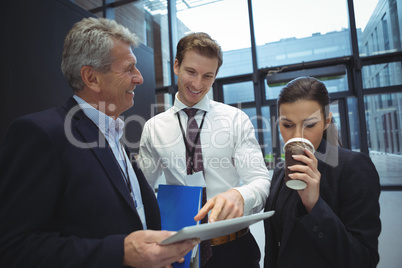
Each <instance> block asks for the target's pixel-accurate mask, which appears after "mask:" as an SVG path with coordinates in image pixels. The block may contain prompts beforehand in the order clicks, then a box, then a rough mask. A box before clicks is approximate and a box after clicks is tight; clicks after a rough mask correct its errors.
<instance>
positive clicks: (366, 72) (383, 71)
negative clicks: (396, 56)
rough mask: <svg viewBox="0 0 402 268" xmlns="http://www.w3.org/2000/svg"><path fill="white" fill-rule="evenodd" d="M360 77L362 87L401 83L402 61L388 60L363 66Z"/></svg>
mask: <svg viewBox="0 0 402 268" xmlns="http://www.w3.org/2000/svg"><path fill="white" fill-rule="evenodd" d="M362 77H363V88H376V87H386V86H396V85H402V63H401V62H390V63H383V64H375V65H370V66H364V67H363V68H362Z"/></svg>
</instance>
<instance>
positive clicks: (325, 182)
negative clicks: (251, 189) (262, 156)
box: [264, 141, 381, 268]
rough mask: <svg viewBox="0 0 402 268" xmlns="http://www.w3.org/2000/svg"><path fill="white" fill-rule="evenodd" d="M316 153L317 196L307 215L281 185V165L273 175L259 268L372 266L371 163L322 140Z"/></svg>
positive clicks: (374, 201)
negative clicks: (262, 261)
mask: <svg viewBox="0 0 402 268" xmlns="http://www.w3.org/2000/svg"><path fill="white" fill-rule="evenodd" d="M317 151H318V152H317V153H316V157H317V158H318V170H319V171H320V173H321V183H320V198H319V200H318V202H317V204H316V205H315V207H314V208H313V209H312V211H311V212H310V213H307V211H306V209H305V207H304V206H303V204H302V202H301V199H300V197H299V195H298V193H297V191H294V190H290V189H288V188H284V187H286V186H285V185H284V183H281V181H282V180H283V178H284V168H283V166H282V167H278V168H276V169H275V171H274V175H273V178H272V183H271V193H270V196H269V198H268V200H267V203H266V207H265V211H268V210H275V212H276V213H275V214H274V216H273V217H271V218H270V219H268V220H266V221H265V222H264V229H265V243H266V245H265V260H264V267H267V268H268V267H269V268H271V267H281V268H282V267H298V268H307V267H308V268H313V267H317V268H325V267H334V268H339V267H342V268H348V267H350V268H358V267H362V268H369V267H376V265H377V263H378V261H379V255H378V236H379V234H380V232H381V222H380V218H379V215H380V208H379V202H378V200H379V195H380V184H379V177H378V173H377V171H376V169H375V167H374V165H373V163H372V161H371V159H370V158H369V157H368V156H367V155H365V154H363V153H360V152H353V151H350V150H346V149H343V148H339V147H333V146H330V145H327V144H326V142H325V141H323V142H322V143H321V145H320V146H319V148H318V150H317ZM280 188H282V191H281V195H284V196H282V197H281V198H280V199H281V200H282V201H280V202H279V200H280V199H278V191H279V190H280ZM285 200H286V201H285ZM284 203H285V204H284ZM277 220H278V221H279V222H281V224H280V223H278V221H277ZM279 224H280V225H281V226H278V225H279ZM278 230H281V233H282V235H278V232H277V231H278ZM279 236H280V237H279Z"/></svg>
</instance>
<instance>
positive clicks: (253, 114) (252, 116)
mask: <svg viewBox="0 0 402 268" xmlns="http://www.w3.org/2000/svg"><path fill="white" fill-rule="evenodd" d="M241 110H242V111H243V112H245V113H246V115H248V117H249V118H250V121H251V123H252V124H253V127H254V131H255V138H256V139H257V140H258V128H257V111H256V109H255V108H242V109H241Z"/></svg>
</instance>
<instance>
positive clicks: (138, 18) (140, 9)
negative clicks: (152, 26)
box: [114, 1, 147, 44]
mask: <svg viewBox="0 0 402 268" xmlns="http://www.w3.org/2000/svg"><path fill="white" fill-rule="evenodd" d="M114 15H115V20H116V22H117V23H120V24H121V25H124V26H125V27H127V28H128V29H129V30H130V31H131V32H133V33H135V34H136V35H137V36H138V37H139V38H140V40H141V43H143V44H147V43H146V31H145V27H144V22H145V10H144V4H143V3H142V1H138V2H134V3H129V4H126V5H122V6H119V7H116V8H115V9H114Z"/></svg>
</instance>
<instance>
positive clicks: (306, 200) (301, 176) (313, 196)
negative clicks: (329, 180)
mask: <svg viewBox="0 0 402 268" xmlns="http://www.w3.org/2000/svg"><path fill="white" fill-rule="evenodd" d="M304 151H305V153H306V154H307V156H304V155H293V158H294V159H295V160H298V161H301V162H303V163H305V164H306V165H307V166H304V165H293V166H290V167H288V168H289V169H290V170H291V171H293V172H295V173H292V174H289V177H290V178H291V179H297V180H301V181H304V182H305V183H306V184H307V187H306V188H305V189H304V190H298V193H299V195H300V198H301V200H302V202H303V205H304V206H305V207H306V210H307V211H308V212H309V213H310V211H311V210H312V209H313V207H314V206H315V204H316V203H317V201H318V198H319V197H320V180H321V173H320V172H319V171H318V169H317V164H318V160H317V158H316V157H315V156H314V154H313V153H312V152H310V151H309V150H307V149H305V150H304Z"/></svg>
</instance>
